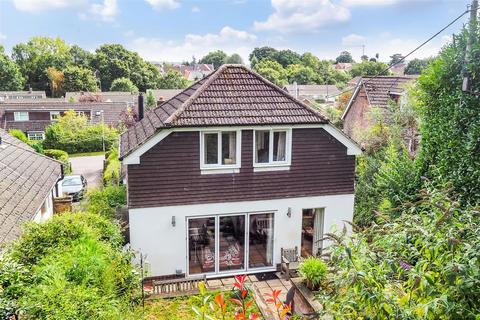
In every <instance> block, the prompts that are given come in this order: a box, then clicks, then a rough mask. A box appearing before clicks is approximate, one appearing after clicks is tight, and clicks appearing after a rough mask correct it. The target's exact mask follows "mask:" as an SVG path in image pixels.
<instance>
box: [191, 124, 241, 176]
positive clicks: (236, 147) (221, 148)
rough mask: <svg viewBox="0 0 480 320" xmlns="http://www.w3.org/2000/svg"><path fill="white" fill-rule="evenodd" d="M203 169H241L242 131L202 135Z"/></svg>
mask: <svg viewBox="0 0 480 320" xmlns="http://www.w3.org/2000/svg"><path fill="white" fill-rule="evenodd" d="M200 143H201V144H200V145H201V163H200V168H201V169H220V168H240V131H212V132H202V133H201V141H200Z"/></svg>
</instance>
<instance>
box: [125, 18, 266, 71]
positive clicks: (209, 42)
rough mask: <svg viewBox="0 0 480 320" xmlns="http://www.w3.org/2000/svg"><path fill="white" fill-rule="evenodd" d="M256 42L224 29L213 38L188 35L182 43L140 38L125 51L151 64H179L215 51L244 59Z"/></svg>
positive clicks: (207, 35)
mask: <svg viewBox="0 0 480 320" xmlns="http://www.w3.org/2000/svg"><path fill="white" fill-rule="evenodd" d="M256 40H257V37H256V36H255V35H254V34H251V33H248V32H246V31H242V30H236V29H233V28H231V27H229V26H226V27H223V28H222V29H221V30H220V32H219V33H215V34H214V33H207V34H204V35H197V34H188V35H186V36H185V38H184V40H183V41H182V42H175V41H164V40H162V39H157V38H144V37H140V38H136V39H135V40H133V41H132V42H131V43H130V44H129V45H128V47H130V48H131V49H132V50H135V51H137V52H138V53H139V54H140V55H141V56H142V57H144V58H145V59H147V60H151V61H170V62H181V61H182V60H190V59H191V58H192V56H196V57H197V58H201V57H203V56H204V55H206V54H207V53H208V52H210V51H214V50H223V51H225V52H226V53H228V54H232V53H238V54H240V56H242V58H244V59H247V57H248V54H249V53H250V52H251V51H252V49H253V47H254V46H255V44H256Z"/></svg>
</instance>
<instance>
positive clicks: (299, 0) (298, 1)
mask: <svg viewBox="0 0 480 320" xmlns="http://www.w3.org/2000/svg"><path fill="white" fill-rule="evenodd" d="M272 6H273V10H274V12H273V13H272V14H271V15H270V16H269V17H268V18H267V20H266V21H262V22H258V21H255V22H254V24H253V27H254V29H255V30H277V31H281V32H295V31H302V32H308V31H315V30H317V29H319V28H320V27H322V26H324V25H326V24H330V23H335V22H342V21H347V20H348V19H350V11H349V10H348V9H347V8H345V7H343V6H339V5H337V4H334V3H333V2H332V1H330V0H272Z"/></svg>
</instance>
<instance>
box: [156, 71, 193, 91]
mask: <svg viewBox="0 0 480 320" xmlns="http://www.w3.org/2000/svg"><path fill="white" fill-rule="evenodd" d="M189 84H190V82H189V81H188V80H187V79H185V78H184V77H183V76H182V75H181V74H180V72H178V71H174V70H171V71H168V72H167V73H166V74H164V75H163V76H162V77H160V80H159V81H158V83H157V88H159V89H185V88H186V87H188V86H189Z"/></svg>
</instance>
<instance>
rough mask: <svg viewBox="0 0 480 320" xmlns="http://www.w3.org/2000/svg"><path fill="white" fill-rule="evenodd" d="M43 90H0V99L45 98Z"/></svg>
mask: <svg viewBox="0 0 480 320" xmlns="http://www.w3.org/2000/svg"><path fill="white" fill-rule="evenodd" d="M46 97H47V95H46V94H45V91H32V90H29V91H0V101H6V100H28V99H45V98H46Z"/></svg>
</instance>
